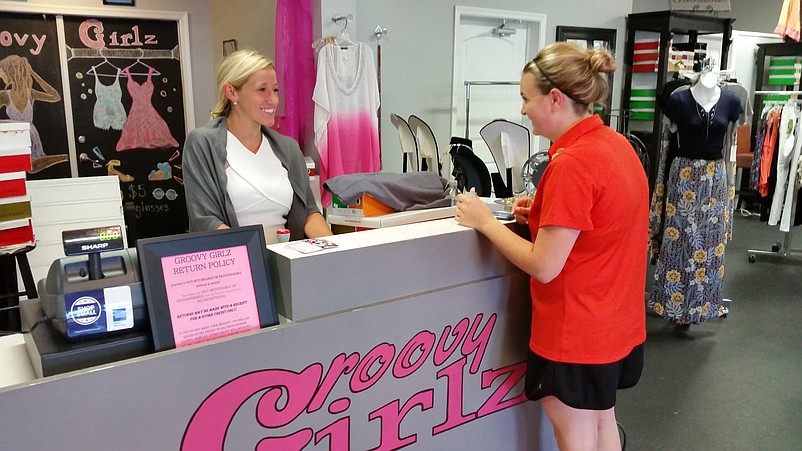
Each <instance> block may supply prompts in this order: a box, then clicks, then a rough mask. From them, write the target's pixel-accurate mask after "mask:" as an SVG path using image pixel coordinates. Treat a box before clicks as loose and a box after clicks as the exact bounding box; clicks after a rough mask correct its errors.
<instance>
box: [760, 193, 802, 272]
mask: <svg viewBox="0 0 802 451" xmlns="http://www.w3.org/2000/svg"><path fill="white" fill-rule="evenodd" d="M798 194H799V191H798V190H796V192H795V193H794V195H793V197H792V199H793V200H792V202H791V206H792V207H793V208H794V211H793V212H792V213H791V228H792V229H793V227H794V221H795V219H796V218H795V216H796V215H795V213H796V202H797V195H798ZM791 233H792V232H783V241H782V242H781V243H780V242H777V243H774V245H773V246H771V250H770V251H768V250H764V249H749V250H748V251H747V252H748V253H749V263H754V262H755V260H756V259H757V256H758V255H760V256H762V257H768V258H770V259H772V260H775V261H780V262H801V263H802V249H792V248H791Z"/></svg>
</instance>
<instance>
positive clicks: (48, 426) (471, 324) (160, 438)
mask: <svg viewBox="0 0 802 451" xmlns="http://www.w3.org/2000/svg"><path fill="white" fill-rule="evenodd" d="M330 241H332V242H334V243H336V244H337V245H338V247H337V248H335V249H327V250H322V251H320V252H315V253H312V254H302V253H300V252H298V251H295V250H292V249H291V248H290V247H288V246H287V244H286V243H283V244H275V245H270V246H268V249H269V251H270V252H269V253H270V261H271V263H272V264H273V265H274V267H273V271H274V274H275V275H276V278H277V279H278V280H276V281H275V288H276V294H277V300H278V305H279V313H281V314H282V316H285V317H287V318H288V319H289V322H288V323H286V324H280V325H278V326H275V327H271V328H266V329H262V330H260V331H256V332H251V333H247V334H243V335H239V336H236V337H230V338H226V339H220V340H216V341H212V342H207V343H204V344H199V345H194V346H189V347H186V348H182V349H180V350H170V351H164V352H160V353H156V354H152V355H148V356H144V357H139V358H134V359H129V360H125V361H121V362H117V363H115V364H109V365H104V366H100V367H94V368H90V369H87V370H80V371H74V372H71V373H66V374H62V375H58V376H51V377H47V378H43V379H37V380H34V381H29V382H24V381H23V382H21V383H19V382H20V379H25V376H24V375H23V376H19V375H18V376H14V377H15V378H13V377H12V378H6V377H5V376H6V375H5V372H6V367H5V366H3V367H2V368H0V372H3V373H4V374H3V378H2V379H0V380H2V381H8V380H11V383H16V385H11V386H7V387H5V388H0V406H2V408H3V421H2V422H0V437H2V439H0V448H3V449H14V450H38V449H50V448H53V447H54V446H57V447H58V448H59V449H66V450H70V449H98V448H103V449H106V448H113V449H118V450H127V449H131V450H141V449H182V450H193V451H194V450H199V449H201V450H205V449H209V450H220V449H224V448H225V449H256V448H260V449H261V448H262V447H264V449H398V448H401V447H407V446H408V447H409V449H492V448H495V449H504V450H538V449H541V450H550V449H556V445H555V444H554V442H553V437H552V432H551V427H550V425H549V423H548V420H547V419H546V417H545V415H544V414H543V413H542V411H541V410H540V408H539V405H538V404H536V403H531V402H527V401H526V399H525V396H524V395H523V375H524V371H525V360H526V344H527V341H528V334H529V314H530V313H529V299H528V298H529V296H528V281H529V278H528V276H527V275H526V274H524V273H522V272H520V271H519V270H517V269H516V268H515V267H513V266H512V265H510V264H509V263H508V262H507V261H506V260H505V259H504V258H503V257H501V256H500V255H499V254H498V252H496V251H495V249H494V248H493V247H492V246H491V245H490V243H489V242H488V241H487V240H486V239H484V238H483V237H481V236H480V235H479V234H478V233H477V232H475V231H474V230H471V229H467V228H464V227H461V226H459V225H458V224H456V222H455V221H454V220H453V219H444V220H440V221H432V222H427V223H419V224H411V225H406V226H398V227H393V228H390V229H377V230H372V231H365V232H359V233H353V234H344V235H337V236H334V237H331V240H330ZM7 340H8V338H6V339H4V341H3V342H0V352H6V351H8V350H9V349H11V350H13V352H14V353H16V357H15V358H16V359H23V358H24V357H23V356H22V354H21V353H20V348H19V343H10V342H8V341H7ZM18 341H19V340H18ZM6 345H8V346H6Z"/></svg>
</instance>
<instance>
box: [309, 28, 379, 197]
mask: <svg viewBox="0 0 802 451" xmlns="http://www.w3.org/2000/svg"><path fill="white" fill-rule="evenodd" d="M317 70H318V72H317V82H316V84H315V91H314V94H313V95H312V99H313V100H314V102H315V119H314V124H315V144H316V145H317V149H318V152H319V154H320V183H321V186H323V183H325V182H326V180H328V179H330V178H332V177H336V176H340V175H345V174H354V173H360V172H378V171H379V169H380V168H381V159H380V154H379V125H378V116H377V111H378V109H379V89H378V79H377V76H376V66H375V64H374V60H373V51H372V50H371V49H370V47H368V46H367V45H366V44H363V43H356V44H354V45H349V46H341V45H338V44H337V43H336V42H332V43H329V44H326V45H325V46H323V48H321V49H320V53H319V54H318V69H317ZM321 200H322V204H323V206H324V207H327V206H329V205H330V204H331V193H329V192H328V191H326V190H322V191H321Z"/></svg>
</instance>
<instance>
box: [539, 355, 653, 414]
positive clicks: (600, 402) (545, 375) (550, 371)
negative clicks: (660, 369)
mask: <svg viewBox="0 0 802 451" xmlns="http://www.w3.org/2000/svg"><path fill="white" fill-rule="evenodd" d="M642 370H643V344H640V345H638V346H635V347H634V348H632V351H630V352H629V355H627V356H626V357H624V358H623V359H621V360H619V361H617V362H613V363H605V364H600V365H593V364H580V363H561V362H553V361H551V360H548V359H544V358H543V357H541V356H539V355H537V354H535V353H534V352H532V351H531V350H530V351H529V359H528V360H527V362H526V386H525V390H526V396H527V397H528V398H529V399H531V400H532V401H536V400H538V399H541V398H544V397H546V396H554V397H556V398H557V399H559V400H560V401H562V402H563V403H564V404H565V405H567V406H570V407H573V408H575V409H584V410H607V409H610V408H612V407H614V406H615V392H616V390H618V389H622V388H629V387H633V386H635V384H637V383H638V380H639V379H640V375H641V371H642Z"/></svg>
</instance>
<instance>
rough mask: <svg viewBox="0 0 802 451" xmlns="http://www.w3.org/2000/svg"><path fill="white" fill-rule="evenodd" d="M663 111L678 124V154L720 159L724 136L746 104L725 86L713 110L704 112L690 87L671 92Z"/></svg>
mask: <svg viewBox="0 0 802 451" xmlns="http://www.w3.org/2000/svg"><path fill="white" fill-rule="evenodd" d="M663 113H664V114H665V115H666V117H668V118H669V119H671V121H672V122H674V123H675V124H676V125H677V132H678V133H679V150H678V152H677V156H680V157H686V158H692V159H700V160H717V159H719V158H722V157H723V154H722V147H723V146H724V136H725V135H726V133H727V130H728V129H729V125H730V122H737V121H738V117H739V116H740V115H741V113H743V107H742V106H741V101H740V100H739V99H738V96H736V95H735V94H734V93H732V92H730V91H726V90H723V89H722V90H721V96H720V97H719V99H718V102H716V104H715V105H714V106H713V107H712V108H710V111H705V110H704V108H702V106H701V105H699V104H698V103H697V102H696V99H694V98H693V95H692V94H691V90H690V89H682V90H679V91H677V92H675V93H673V94H671V97H669V98H668V103H667V104H666V107H665V109H664V110H663Z"/></svg>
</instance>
